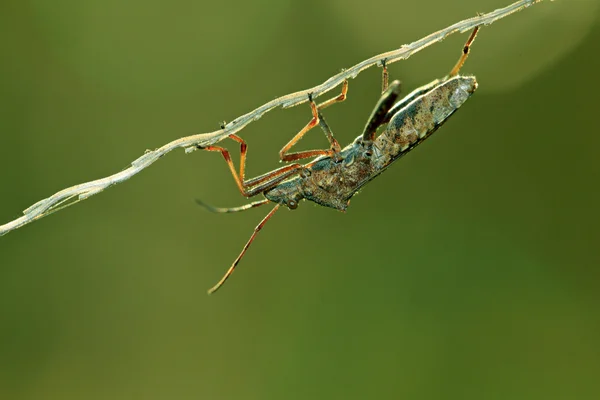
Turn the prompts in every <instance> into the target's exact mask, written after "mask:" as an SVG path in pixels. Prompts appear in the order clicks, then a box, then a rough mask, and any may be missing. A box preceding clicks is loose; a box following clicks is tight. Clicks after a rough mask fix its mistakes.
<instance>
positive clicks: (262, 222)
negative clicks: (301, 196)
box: [208, 204, 279, 294]
mask: <svg viewBox="0 0 600 400" xmlns="http://www.w3.org/2000/svg"><path fill="white" fill-rule="evenodd" d="M277 209H279V204H276V205H275V207H273V209H272V210H271V211H270V212H269V213H268V214H267V216H266V217H265V218H263V220H262V221H260V223H259V224H258V225H257V226H256V228H254V232H253V233H252V236H250V239H249V240H248V242H247V243H246V245H245V246H244V248H243V249H242V252H241V253H240V255H239V256H238V257H237V258H236V259H235V261H234V262H233V264H231V267H229V269H228V270H227V272H226V273H225V275H223V277H222V278H221V280H220V281H219V282H217V284H216V285H215V286H213V287H212V288H210V289H209V290H208V294H213V293H214V292H216V291H217V290H219V288H220V287H221V286H222V285H223V284H224V283H225V281H226V280H227V278H229V277H230V276H231V274H232V273H233V271H234V270H235V267H236V266H237V265H238V263H239V262H240V260H241V259H242V257H244V254H246V250H248V247H250V245H251V244H252V242H253V241H254V238H255V237H256V235H257V234H258V232H260V230H261V229H262V228H263V226H265V224H266V223H267V221H268V220H269V219H270V218H271V217H272V216H273V214H275V211H277Z"/></svg>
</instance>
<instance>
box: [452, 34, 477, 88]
mask: <svg viewBox="0 0 600 400" xmlns="http://www.w3.org/2000/svg"><path fill="white" fill-rule="evenodd" d="M477 32H479V27H478V26H476V27H475V28H474V29H473V31H472V32H471V35H469V38H468V39H467V42H466V43H465V45H464V46H463V51H462V54H461V55H460V58H459V59H458V61H457V62H456V65H455V66H454V68H452V69H451V70H450V73H449V74H448V76H449V77H452V76H456V75H458V73H459V72H460V69H461V68H462V66H463V64H464V63H465V61H467V57H469V51H470V50H471V45H472V44H473V41H474V40H475V37H476V36H477Z"/></svg>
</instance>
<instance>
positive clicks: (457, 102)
mask: <svg viewBox="0 0 600 400" xmlns="http://www.w3.org/2000/svg"><path fill="white" fill-rule="evenodd" d="M476 34H477V28H475V30H474V31H473V32H472V33H471V35H470V37H469V39H468V40H467V43H466V44H465V46H464V49H463V54H462V55H461V57H460V59H459V61H458V63H457V64H456V66H455V67H454V68H453V69H452V70H451V71H450V74H449V75H448V76H446V77H445V78H443V79H440V80H435V81H433V82H431V83H429V84H427V85H425V86H422V87H420V88H418V89H416V90H415V91H413V92H412V93H410V94H409V95H408V96H406V97H405V98H404V99H402V100H401V101H399V102H396V100H397V99H398V96H399V94H400V82H399V81H394V82H392V83H391V84H389V85H388V83H387V82H388V74H387V69H386V67H385V63H384V64H383V88H384V91H383V94H382V96H381V99H380V100H379V102H378V103H377V105H376V106H375V109H374V110H373V113H372V114H371V117H370V118H369V120H368V122H367V124H366V126H365V128H364V130H363V133H362V134H361V135H360V136H358V137H357V138H356V139H355V140H354V142H352V143H351V144H350V145H348V146H346V147H345V148H343V149H341V148H340V145H339V144H338V142H337V141H336V140H335V138H334V137H333V134H332V132H331V130H330V129H329V127H328V125H327V123H326V122H325V119H324V118H323V116H322V115H321V113H320V110H322V109H323V108H325V107H328V106H330V105H331V104H334V103H336V102H340V101H343V100H344V99H345V98H346V93H347V89H348V83H347V81H346V82H344V85H343V88H342V93H341V94H340V95H339V96H338V97H336V98H333V99H330V100H328V101H326V102H324V103H322V104H319V105H316V104H315V103H314V101H313V100H312V98H311V97H310V96H309V100H310V105H311V110H312V114H313V118H312V120H311V121H310V122H309V123H308V124H307V125H306V126H305V127H304V128H303V129H302V130H301V131H300V132H299V133H298V134H297V135H296V136H295V137H294V138H293V139H292V140H291V141H290V142H289V143H288V144H287V145H285V146H284V147H283V148H282V149H281V152H280V158H281V159H282V160H283V161H295V160H299V159H303V158H308V157H315V156H318V158H316V159H315V160H313V161H312V162H310V163H308V164H305V165H301V164H290V165H286V166H284V167H282V168H279V169H277V170H275V171H272V172H269V173H267V174H265V175H262V176H259V177H257V178H253V179H250V180H244V169H245V161H246V150H247V147H246V143H245V142H244V141H243V140H242V139H241V138H240V137H238V136H236V135H230V136H229V137H230V138H231V139H233V140H235V141H237V142H239V143H240V151H241V156H240V171H239V174H238V173H237V172H236V170H235V168H234V166H233V162H232V161H231V157H230V156H229V152H228V151H227V150H226V149H224V148H222V147H217V146H208V147H205V148H204V149H205V150H209V151H220V152H221V153H222V154H223V157H224V158H225V160H226V161H227V163H228V165H229V168H230V169H231V172H232V174H233V176H234V178H235V180H236V183H237V185H238V187H239V189H240V191H241V192H242V194H243V195H244V196H247V197H251V196H255V195H257V194H259V193H262V194H263V195H264V196H265V199H264V200H262V201H258V202H255V203H251V204H248V205H245V206H241V207H235V208H215V207H211V206H208V205H206V204H204V203H202V202H200V201H198V203H199V204H201V205H203V206H205V207H206V208H208V209H209V210H210V211H214V212H236V211H243V210H247V209H250V208H254V207H258V206H261V205H263V204H267V203H269V202H272V203H275V207H274V208H273V209H272V210H271V212H269V214H267V216H266V217H265V218H264V219H263V220H262V221H261V222H260V223H259V224H258V226H257V227H256V228H255V230H254V233H253V234H252V236H251V237H250V239H249V240H248V242H247V243H246V245H245V246H244V248H243V250H242V252H241V253H240V255H239V256H238V258H237V259H236V260H235V261H234V263H233V264H232V266H231V267H230V268H229V270H228V271H227V273H226V274H225V275H224V276H223V278H222V279H221V280H220V281H219V282H218V283H217V284H216V285H215V286H214V287H213V288H211V289H210V290H209V293H213V292H214V291H216V290H217V289H219V287H221V285H222V284H223V283H224V282H225V280H227V278H228V277H229V276H230V275H231V273H232V272H233V270H234V268H235V266H236V265H237V264H238V262H239V261H240V260H241V258H242V257H243V255H244V254H245V252H246V250H247V249H248V247H249V246H250V244H251V243H252V241H253V240H254V238H255V237H256V234H257V233H258V232H259V231H260V230H261V229H262V227H263V226H264V224H265V223H266V222H267V221H268V220H269V218H271V216H272V215H273V214H274V213H275V211H277V209H278V208H279V207H280V206H282V205H283V206H287V207H288V208H290V209H295V208H297V207H298V204H299V202H300V200H302V199H306V200H310V201H313V202H315V203H317V204H320V205H322V206H327V207H332V208H335V209H338V210H341V211H344V210H346V208H347V207H348V204H349V202H350V198H351V197H352V196H353V195H354V194H356V192H358V190H359V189H360V188H361V187H362V186H364V185H365V184H366V183H367V182H369V181H370V180H371V179H373V178H375V177H376V176H378V175H379V174H381V172H383V171H384V170H385V169H386V168H387V167H389V166H390V165H391V164H392V163H393V162H394V161H395V160H397V159H398V158H400V157H401V156H402V155H404V154H406V153H408V152H409V151H410V150H412V149H414V148H415V147H416V146H417V145H419V144H420V143H422V142H423V141H424V140H425V139H427V138H428V137H429V136H431V134H432V133H433V132H435V131H436V130H437V129H438V128H439V127H440V126H441V125H442V124H443V123H444V122H445V121H446V120H447V119H448V118H449V117H450V116H451V115H452V114H453V113H454V112H455V111H456V110H458V108H459V107H460V106H462V105H463V104H464V102H465V101H467V99H468V98H469V97H470V96H471V95H472V94H473V93H474V92H475V90H476V89H477V81H476V79H475V77H474V76H461V75H458V72H459V70H460V68H461V67H462V65H463V64H464V62H465V60H466V58H467V55H468V53H469V48H470V45H471V43H472V42H473V40H474V39H475V36H476ZM388 86H389V87H388ZM317 124H319V125H320V127H321V128H322V129H323V131H324V132H325V135H326V136H327V138H328V140H329V142H330V144H331V148H330V149H329V150H309V151H304V152H298V153H288V151H289V149H290V148H291V147H292V146H294V145H295V144H296V143H297V142H298V141H299V140H300V139H301V138H302V136H304V134H306V132H308V131H309V130H310V129H312V128H313V127H315V126H316V125H317ZM385 124H387V126H386V128H385V130H384V131H383V132H382V133H381V134H380V135H379V136H378V137H377V138H376V137H375V136H376V132H377V129H378V128H379V127H381V126H383V125H385Z"/></svg>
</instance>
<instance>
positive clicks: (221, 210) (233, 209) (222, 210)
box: [196, 199, 269, 213]
mask: <svg viewBox="0 0 600 400" xmlns="http://www.w3.org/2000/svg"><path fill="white" fill-rule="evenodd" d="M268 202H269V200H267V199H264V200H261V201H255V202H254V203H250V204H244V205H243V206H239V207H229V208H221V207H214V206H211V205H210V204H206V203H205V202H203V201H202V200H200V199H196V203H197V204H198V205H199V206H202V207H204V208H205V209H207V210H208V211H210V212H214V213H233V212H238V211H246V210H249V209H251V208H256V207H260V206H262V205H263V204H267V203H268Z"/></svg>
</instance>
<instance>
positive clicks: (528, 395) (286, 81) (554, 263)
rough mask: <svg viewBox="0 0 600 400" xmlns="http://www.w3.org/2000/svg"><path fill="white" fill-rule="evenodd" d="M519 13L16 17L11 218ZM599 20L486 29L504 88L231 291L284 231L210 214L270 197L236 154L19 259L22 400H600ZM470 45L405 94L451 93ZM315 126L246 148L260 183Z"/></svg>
mask: <svg viewBox="0 0 600 400" xmlns="http://www.w3.org/2000/svg"><path fill="white" fill-rule="evenodd" d="M509 1H510V0H493V1H475V0H470V1H461V2H448V1H442V0H431V1H410V2H408V1H395V2H388V1H385V0H370V1H366V2H347V1H342V0H334V1H328V2H322V1H317V0H310V1H302V2H299V1H292V0H278V1H270V0H269V1H266V0H255V1H253V2H237V3H234V2H212V3H208V2H188V1H171V2H159V1H139V0H135V1H129V2H121V1H114V0H108V1H107V0H102V1H100V0H88V1H74V0H70V1H69V0H55V1H52V2H50V1H46V0H37V1H33V0H30V1H23V0H21V1H16V0H8V1H6V0H5V1H3V2H2V4H1V5H0V44H1V46H0V48H1V49H2V62H1V63H0V187H1V190H2V195H1V196H0V223H5V222H8V221H10V220H12V219H14V218H17V217H18V216H19V215H20V212H21V210H23V209H25V208H26V207H28V206H30V205H31V204H33V203H34V202H36V201H38V200H40V199H41V198H43V197H46V196H48V195H50V194H52V193H54V192H56V191H58V190H60V189H63V188H65V187H67V186H70V185H73V184H76V183H82V182H85V181H88V180H91V179H96V178H100V177H103V176H107V175H110V174H112V173H115V172H118V171H119V170H120V169H122V168H124V167H126V166H127V165H128V164H129V163H130V162H131V161H133V160H134V159H136V158H137V157H138V156H140V155H141V154H142V153H143V151H144V150H145V149H147V148H156V147H159V146H161V145H162V144H164V143H166V142H168V141H171V140H173V139H176V138H178V137H181V136H185V135H188V134H191V133H199V132H209V131H213V130H216V129H218V124H219V121H222V120H227V121H230V120H232V119H233V118H235V117H237V116H239V115H241V114H244V113H246V112H248V111H250V110H251V109H254V108H255V107H257V106H259V105H261V104H263V103H265V102H267V101H269V100H271V99H273V98H275V97H277V96H280V95H284V94H287V93H290V92H293V91H297V90H302V89H305V88H308V87H311V86H314V85H316V84H319V83H321V82H323V81H325V80H326V79H327V78H328V77H329V76H331V75H333V74H335V73H336V72H338V71H339V69H340V68H343V67H348V66H351V65H354V64H355V63H357V62H359V61H362V60H363V59H365V58H368V57H370V56H372V55H375V54H377V53H379V52H383V51H388V50H391V49H394V48H398V47H399V46H400V45H402V44H404V43H409V42H412V41H414V40H417V39H419V38H421V37H422V36H425V35H427V34H429V33H431V32H433V31H435V30H438V29H441V28H443V27H446V26H448V25H450V24H452V23H454V22H457V21H459V20H461V19H464V18H467V17H470V16H473V15H475V13H476V12H487V11H491V10H493V9H495V8H498V7H502V6H505V5H507V4H508V3H509ZM599 6H600V2H598V1H593V0H588V1H585V0H570V1H566V0H561V1H555V2H549V1H547V2H543V3H541V4H539V5H536V6H535V7H532V8H530V9H527V10H525V11H523V12H521V13H519V14H516V15H513V16H511V17H508V18H506V19H504V20H502V21H499V22H497V23H495V24H494V25H492V26H490V27H488V28H485V29H483V30H482V31H481V32H480V35H479V37H478V39H477V41H476V42H475V45H474V47H473V52H472V55H471V58H470V59H469V60H468V62H467V64H466V65H465V67H464V69H463V73H473V74H475V75H477V78H478V81H479V85H480V86H479V90H478V91H477V93H476V94H475V96H474V97H473V98H472V99H471V100H470V101H469V102H468V103H467V104H466V105H465V106H464V107H463V108H462V109H461V110H460V112H458V113H457V114H456V115H455V116H454V117H453V118H452V119H451V120H450V121H449V122H448V123H447V124H446V125H445V126H444V128H443V129H441V130H440V131H439V132H438V133H436V135H435V136H434V137H433V138H432V139H431V140H430V141H428V142H427V143H426V144H424V145H423V146H421V147H419V148H418V149H417V150H416V151H414V152H412V153H411V154H410V155H408V156H407V157H405V158H403V159H402V160H401V161H400V162H398V164H397V165H394V166H393V167H392V168H391V169H390V170H389V171H388V172H386V173H385V174H384V175H383V176H381V177H379V178H378V179H376V180H375V181H373V182H372V183H371V184H369V185H368V186H367V187H366V188H365V189H364V190H363V191H362V192H361V193H360V195H359V196H357V197H355V198H354V199H353V201H352V204H351V207H350V209H349V210H348V212H347V213H346V214H343V213H339V212H336V211H334V210H331V209H325V208H321V207H318V206H315V205H313V204H312V203H302V204H301V206H300V207H299V208H298V210H296V211H294V212H289V211H287V210H283V211H280V212H279V213H278V214H276V215H275V217H274V218H273V219H272V220H271V221H270V222H269V224H268V225H267V226H266V227H265V229H264V230H263V231H262V232H261V234H260V235H259V237H258V239H257V241H256V242H255V243H254V245H253V247H252V248H251V249H250V251H249V252H248V254H247V256H246V257H245V259H244V260H243V262H242V263H241V264H240V267H239V268H238V270H237V271H236V273H235V274H234V275H233V277H232V279H231V280H229V281H228V283H227V284H226V286H225V287H224V288H223V289H222V291H220V292H219V293H217V294H216V295H215V296H211V297H208V296H207V295H206V289H207V288H208V287H210V286H212V285H213V284H214V283H215V282H216V281H217V280H218V279H219V278H220V277H221V275H222V274H223V273H224V272H225V270H226V269H227V268H228V267H229V265H230V263H231V262H232V261H233V259H234V258H235V257H236V256H237V254H238V253H239V251H240V250H241V248H242V246H243V244H244V243H245V241H246V240H247V238H248V237H249V235H250V234H251V232H252V229H253V228H254V226H255V225H256V224H257V223H258V221H260V219H261V218H262V217H263V216H264V215H265V214H266V212H267V211H268V210H267V209H266V208H261V209H257V210H252V211H248V212H246V213H241V214H235V215H214V214H210V213H208V212H206V211H204V210H203V209H201V208H200V207H198V206H197V205H196V204H195V203H194V198H202V199H203V200H205V201H207V202H210V203H212V204H215V205H218V206H235V205H240V204H243V203H244V202H245V199H244V198H243V197H242V196H240V195H239V193H238V191H237V189H236V187H235V185H234V182H233V179H232V178H231V175H230V173H229V171H228V169H227V167H226V165H225V163H224V162H223V160H222V158H221V156H220V155H219V154H216V153H203V152H195V153H192V154H191V155H184V153H183V151H176V152H174V153H172V154H170V155H169V156H168V157H165V158H163V159H162V160H161V161H160V162H158V163H156V164H155V165H153V166H152V167H151V168H149V169H148V170H146V171H144V172H142V173H141V174H140V175H138V176H136V177H134V178H133V179H131V180H130V181H127V182H126V183H123V184H121V185H118V186H116V187H114V188H111V189H110V190H107V191H106V192H104V193H102V194H100V195H98V196H94V197H93V198H92V199H91V200H89V201H86V202H84V203H81V204H78V205H76V206H74V207H71V208H69V209H67V210H64V211H61V212H60V213H58V214H55V215H53V216H51V217H49V218H45V219H43V220H41V221H39V222H36V223H34V224H31V225H29V226H26V227H24V228H22V229H19V230H18V231H15V232H13V233H10V234H8V235H7V236H4V237H2V238H0V266H1V268H0V398H2V399H50V398H56V399H311V398H322V399H332V398H333V399H338V398H339V399H341V398H344V399H369V398H376V399H398V398H406V399H409V398H410V399H597V398H599V397H600V379H599V376H600V316H599V313H598V306H599V303H600V292H599V289H600V283H599V279H600V269H599V266H600V250H599V247H600V246H599V242H600V233H599V232H598V223H599V222H600V209H599V205H600V189H599V187H598V181H599V178H598V177H599V173H600V160H599V157H598V149H599V148H600V136H599V135H598V134H597V132H598V126H597V121H598V113H599V111H598V106H599V104H600V103H599V101H598V93H599V90H600V84H599V83H598V71H600V52H598V43H600V18H599V17H600V7H599ZM466 37H467V36H466V35H453V36H451V37H449V38H448V39H447V40H445V41H444V42H443V43H440V44H437V45H435V46H433V47H431V48H429V49H427V50H425V51H423V52H421V53H419V54H417V55H416V56H414V57H413V58H411V59H410V60H408V61H405V62H399V63H396V64H393V65H392V66H391V67H390V73H391V76H392V78H396V79H401V80H402V81H403V83H404V88H405V90H406V91H408V90H412V89H413V88H415V87H417V86H419V85H422V84H425V83H427V82H429V81H431V80H432V79H434V78H436V77H441V76H443V75H444V74H445V73H447V71H448V70H449V69H450V68H451V67H452V66H453V65H454V63H455V61H456V59H457V57H458V55H459V53H460V49H461V47H462V44H463V43H464V41H465V39H466ZM379 90H380V70H379V69H377V68H372V69H370V70H368V71H366V72H364V73H363V74H361V75H360V76H359V77H358V79H356V80H352V81H350V89H349V97H348V100H347V101H346V102H345V103H343V104H341V105H336V106H335V107H332V108H331V109H328V110H327V111H326V116H327V118H328V122H329V125H330V126H331V127H332V129H333V130H334V132H335V134H336V136H337V138H338V139H339V140H340V142H341V143H343V144H345V143H348V142H350V141H351V140H353V138H354V137H355V136H356V135H358V134H359V133H360V130H361V128H362V127H363V126H364V123H365V120H366V118H367V117H368V115H369V114H370V112H371V109H372V107H373V105H374V103H375V102H376V101H377V99H378V96H379ZM309 118H310V111H309V108H308V107H307V106H306V105H305V104H304V105H301V106H299V107H296V108H293V109H290V110H276V111H273V112H271V113H269V114H267V116H265V117H263V118H262V119H261V120H260V121H258V122H257V123H254V124H252V125H250V126H249V127H248V128H246V129H245V130H244V131H242V133H241V136H243V137H244V138H245V139H246V140H247V142H248V145H249V153H248V154H249V156H248V176H255V175H258V174H260V173H263V172H266V171H268V170H271V169H274V168H276V167H278V166H279V165H280V164H279V163H278V157H277V152H278V150H279V149H280V148H281V147H282V146H283V145H284V144H285V143H286V142H287V141H288V140H289V139H290V138H291V137H292V135H293V134H294V133H295V132H297V131H298V130H299V129H300V128H301V127H302V126H303V125H304V124H305V123H306V122H307V121H308V120H309ZM223 143H224V144H225V143H226V144H227V146H228V147H230V148H231V149H232V150H235V151H234V152H233V153H235V156H236V162H237V145H235V144H234V143H233V142H223ZM325 145H326V140H325V139H324V137H323V135H322V134H321V133H320V132H315V133H314V134H313V133H311V134H310V135H308V137H307V138H306V139H305V140H303V143H302V145H301V148H313V147H323V146H325Z"/></svg>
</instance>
